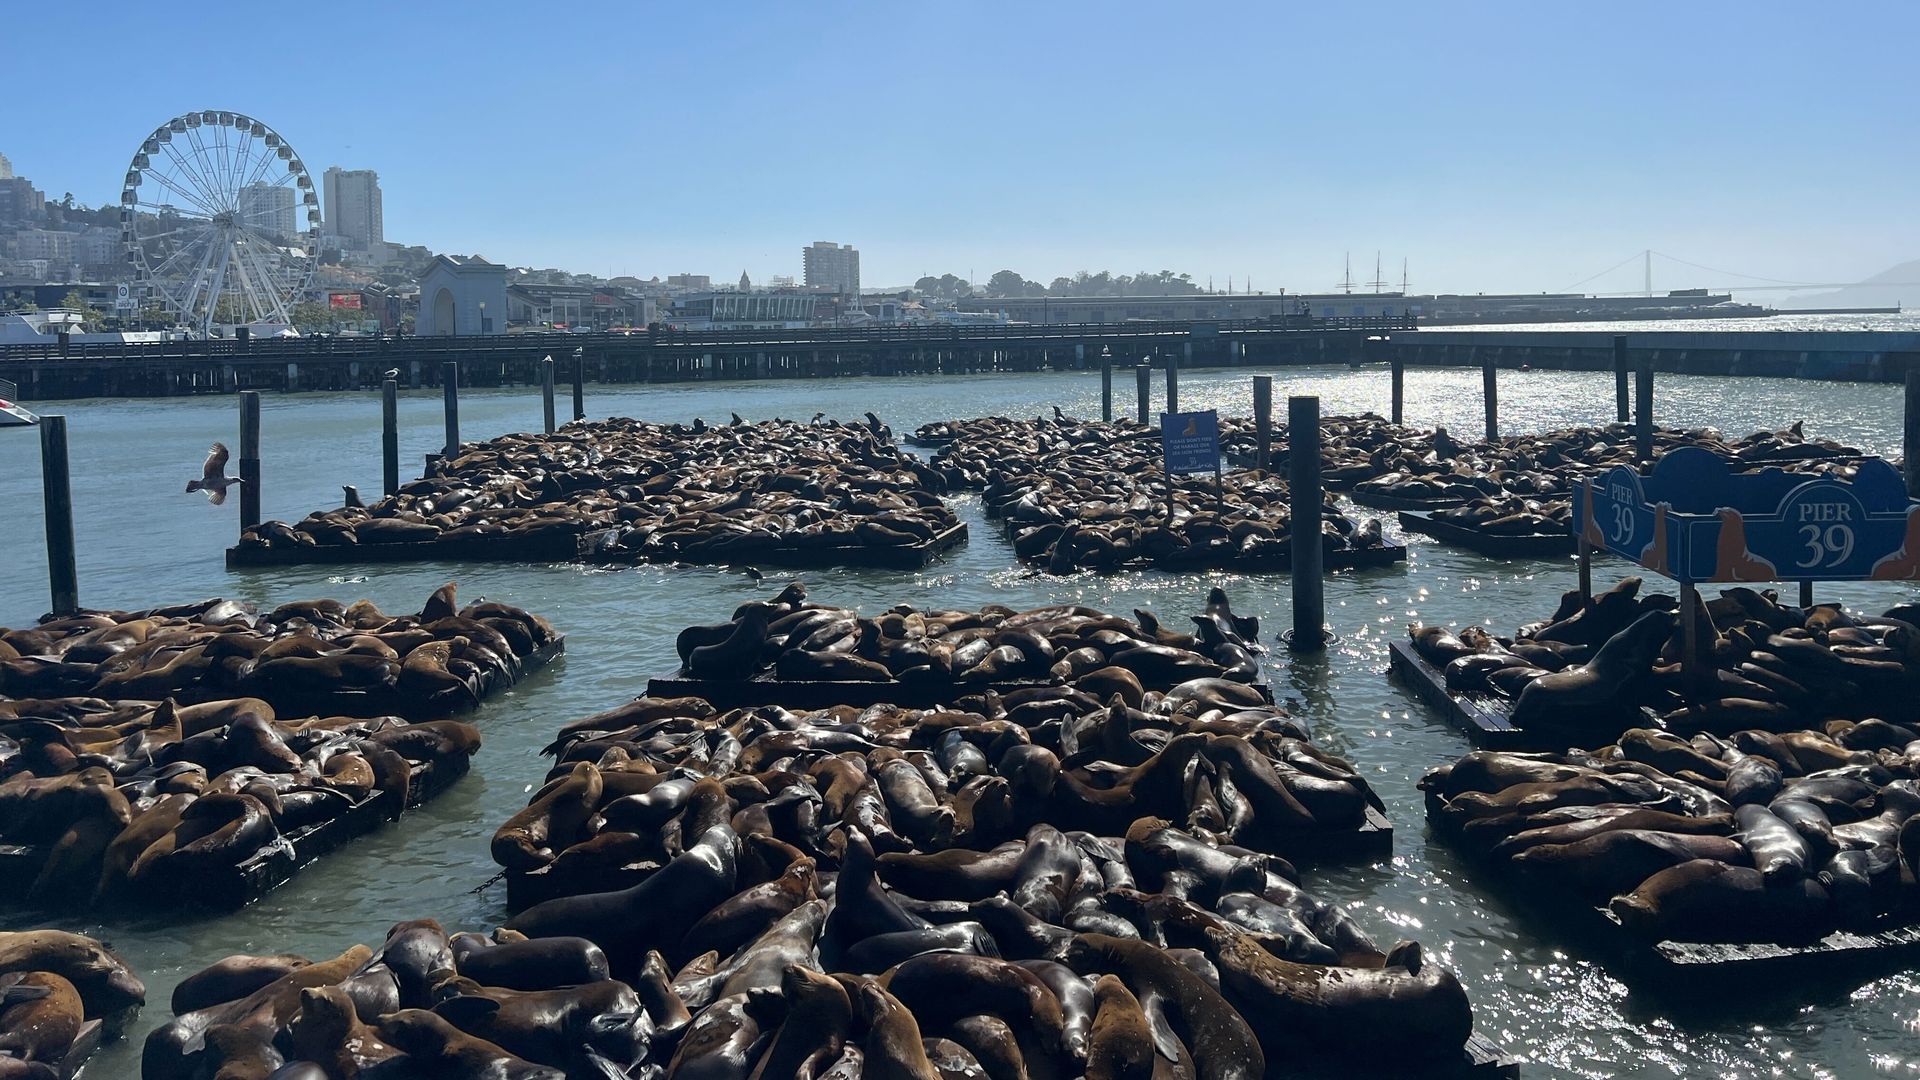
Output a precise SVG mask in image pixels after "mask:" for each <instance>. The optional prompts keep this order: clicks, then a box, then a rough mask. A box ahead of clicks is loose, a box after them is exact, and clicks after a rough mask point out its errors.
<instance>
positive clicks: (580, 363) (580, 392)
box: [573, 347, 765, 420]
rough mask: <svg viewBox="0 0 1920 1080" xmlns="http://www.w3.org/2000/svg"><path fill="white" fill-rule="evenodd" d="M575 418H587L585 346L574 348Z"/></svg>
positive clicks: (763, 365)
mask: <svg viewBox="0 0 1920 1080" xmlns="http://www.w3.org/2000/svg"><path fill="white" fill-rule="evenodd" d="M761 366H762V367H765V364H764V363H763V364H762V365H761ZM762 375H763V377H764V375H765V373H764V372H762ZM573 418H574V419H575V420H585V419H586V418H587V350H586V349H585V348H584V347H582V348H576V349H574V350H573Z"/></svg>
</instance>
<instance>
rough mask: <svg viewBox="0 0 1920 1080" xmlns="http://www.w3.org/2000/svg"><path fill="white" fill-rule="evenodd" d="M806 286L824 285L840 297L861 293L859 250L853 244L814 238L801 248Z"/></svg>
mask: <svg viewBox="0 0 1920 1080" xmlns="http://www.w3.org/2000/svg"><path fill="white" fill-rule="evenodd" d="M800 259H801V262H802V263H803V264H804V266H805V268H806V282H807V287H808V288H810V289H811V288H815V287H819V286H825V287H827V288H830V289H832V290H833V291H835V292H837V293H840V294H842V295H843V296H859V295H860V253H859V252H858V251H855V250H854V249H853V245H852V244H835V243H832V242H831V241H827V240H815V241H814V242H813V244H812V245H811V246H809V247H803V248H801V249H800Z"/></svg>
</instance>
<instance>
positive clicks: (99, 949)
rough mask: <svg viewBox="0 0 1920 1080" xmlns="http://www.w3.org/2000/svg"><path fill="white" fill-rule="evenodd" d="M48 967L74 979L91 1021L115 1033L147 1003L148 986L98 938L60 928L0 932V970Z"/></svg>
mask: <svg viewBox="0 0 1920 1080" xmlns="http://www.w3.org/2000/svg"><path fill="white" fill-rule="evenodd" d="M24 971H47V972H52V973H53V974H56V975H59V976H60V977H61V978H63V979H65V980H67V981H68V982H70V983H72V984H73V986H74V989H75V990H77V991H78V992H79V994H80V999H81V1000H82V1001H84V1002H85V1003H86V1015H87V1019H89V1020H104V1021H105V1022H106V1028H107V1031H108V1033H109V1034H111V1035H117V1034H118V1033H119V1032H120V1031H121V1030H123V1029H124V1027H125V1025H126V1024H127V1023H128V1022H130V1021H131V1020H132V1018H133V1014H134V1013H135V1012H137V1011H138V1010H139V1008H140V1006H142V1005H144V1004H146V1000H147V988H146V986H145V985H144V984H143V983H141V981H140V980H139V979H138V978H136V977H135V976H134V974H133V972H132V971H131V970H130V969H129V968H128V967H127V965H126V962H125V961H123V960H121V959H120V958H119V957H118V956H115V955H114V954H113V951H112V950H110V949H108V948H107V947H106V946H104V945H102V944H100V943H99V942H98V941H95V940H93V939H92V938H89V937H83V936H81V935H79V934H70V933H67V932H65V931H62V930H23V931H19V932H12V933H10V932H6V931H0V974H9V973H13V972H24Z"/></svg>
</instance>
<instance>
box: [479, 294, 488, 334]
mask: <svg viewBox="0 0 1920 1080" xmlns="http://www.w3.org/2000/svg"><path fill="white" fill-rule="evenodd" d="M489 329H491V328H490V327H488V326H487V302H486V301H485V300H482V301H480V332H481V333H483V334H484V333H487V332H488V331H489Z"/></svg>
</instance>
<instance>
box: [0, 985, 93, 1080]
mask: <svg viewBox="0 0 1920 1080" xmlns="http://www.w3.org/2000/svg"><path fill="white" fill-rule="evenodd" d="M85 1014H86V1006H85V1005H84V1004H83V1003H82V1002H81V1000H80V992H79V991H78V990H75V989H74V987H73V984H72V983H70V982H68V981H67V980H65V979H63V978H61V977H60V976H58V975H55V974H53V973H52V972H50V971H25V972H15V973H13V974H10V975H0V1057H7V1056H12V1057H16V1058H22V1059H25V1060H27V1061H44V1062H49V1063H54V1064H58V1063H60V1062H61V1061H62V1060H63V1059H64V1058H65V1057H66V1054H67V1048H68V1047H70V1046H72V1045H73V1040H74V1039H75V1038H76V1037H78V1036H79V1034H80V1025H81V1024H82V1023H83V1022H84V1021H85V1019H86V1017H85Z"/></svg>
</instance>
